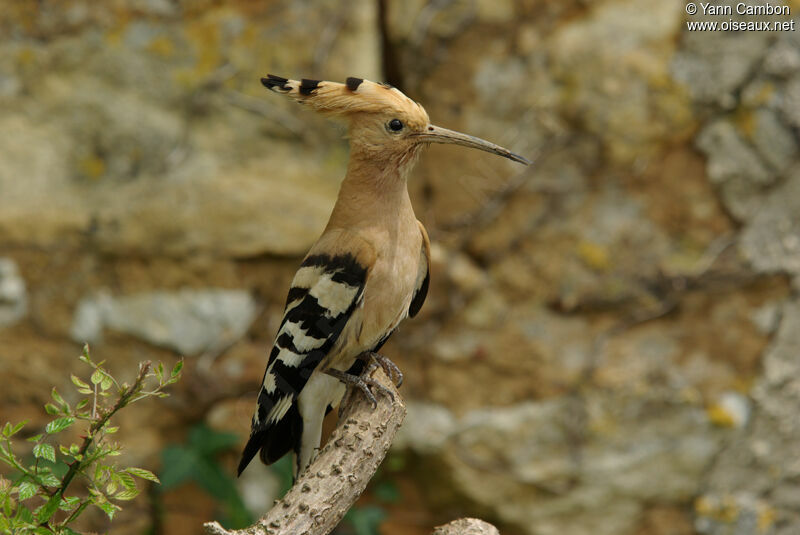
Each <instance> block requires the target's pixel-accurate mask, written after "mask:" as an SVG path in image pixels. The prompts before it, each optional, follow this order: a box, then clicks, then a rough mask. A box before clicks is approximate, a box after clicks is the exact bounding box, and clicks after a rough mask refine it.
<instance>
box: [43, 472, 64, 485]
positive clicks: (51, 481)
mask: <svg viewBox="0 0 800 535" xmlns="http://www.w3.org/2000/svg"><path fill="white" fill-rule="evenodd" d="M38 478H39V483H41V484H42V485H44V486H45V487H58V486H59V485H61V480H60V479H58V478H57V477H56V476H54V475H53V474H39V476H38Z"/></svg>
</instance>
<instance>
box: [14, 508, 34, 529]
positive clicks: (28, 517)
mask: <svg viewBox="0 0 800 535" xmlns="http://www.w3.org/2000/svg"><path fill="white" fill-rule="evenodd" d="M16 520H17V521H19V522H26V523H28V524H33V522H34V519H33V513H31V510H30V509H28V508H27V507H25V506H24V505H20V506H19V507H18V508H17V515H16Z"/></svg>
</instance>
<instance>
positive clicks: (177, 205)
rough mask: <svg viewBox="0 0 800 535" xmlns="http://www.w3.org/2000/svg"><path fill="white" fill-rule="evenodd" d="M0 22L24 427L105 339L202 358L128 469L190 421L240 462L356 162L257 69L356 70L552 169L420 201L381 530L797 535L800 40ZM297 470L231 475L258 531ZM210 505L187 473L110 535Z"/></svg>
mask: <svg viewBox="0 0 800 535" xmlns="http://www.w3.org/2000/svg"><path fill="white" fill-rule="evenodd" d="M756 3H757V2H753V4H756ZM0 5H2V9H0V132H2V133H3V135H2V136H0V375H1V376H2V379H3V388H2V390H0V407H1V408H2V409H1V411H2V416H3V420H6V419H7V420H12V421H19V420H22V419H29V420H30V421H31V422H32V423H31V425H30V426H29V427H30V429H29V431H30V433H31V434H32V433H33V432H34V431H35V427H36V425H37V422H42V421H44V418H45V415H44V413H43V411H42V410H41V406H42V405H43V404H44V403H45V401H46V400H47V397H48V394H49V390H50V387H51V386H52V385H56V386H58V387H59V389H60V391H62V392H69V391H70V386H69V385H70V383H69V373H71V372H80V371H82V370H81V369H80V365H79V363H78V361H77V358H76V357H77V355H78V354H79V351H80V347H81V344H82V342H84V341H89V342H91V344H92V350H93V354H94V356H95V358H96V359H106V360H107V361H108V366H109V367H110V368H111V370H112V372H113V373H114V374H115V375H117V376H122V378H128V379H129V378H130V377H132V375H133V373H134V371H135V367H136V363H137V362H139V361H140V360H145V359H154V360H162V361H164V362H165V363H169V364H172V363H174V362H175V361H177V360H178V359H179V358H180V357H182V356H183V357H185V358H186V367H185V374H186V376H185V378H184V379H183V381H182V382H181V383H180V384H179V386H178V387H177V389H176V391H175V393H174V395H173V396H172V397H171V398H169V399H168V400H165V401H164V402H163V403H155V402H148V403H147V404H144V405H143V406H141V407H137V408H134V409H130V412H129V413H128V414H123V415H122V416H121V418H120V420H121V421H120V422H119V423H120V424H121V426H122V431H121V433H120V437H119V438H120V440H121V441H122V442H123V443H125V444H126V445H127V455H128V457H129V459H128V460H129V462H130V463H132V464H137V465H140V466H145V467H147V468H152V469H154V470H156V471H158V470H160V469H161V467H162V459H163V452H164V451H165V448H168V447H170V445H176V444H184V443H186V441H187V440H188V439H187V436H189V434H190V432H191V431H190V430H193V429H194V430H195V432H196V430H197V429H205V428H199V427H198V425H199V424H205V425H206V426H208V428H209V429H211V430H216V431H228V432H234V433H237V434H238V436H239V437H240V443H239V444H241V443H243V441H244V439H245V437H246V434H247V432H248V428H249V418H250V414H251V409H252V407H253V404H254V399H255V393H256V389H257V386H258V384H259V381H260V379H261V375H262V373H263V368H264V365H265V362H266V355H267V351H268V347H269V345H270V343H271V341H272V337H273V335H274V332H275V330H276V327H277V325H278V322H279V321H280V315H281V307H282V303H283V300H284V298H285V292H286V289H287V287H288V284H289V281H290V280H291V277H292V275H293V273H294V270H295V269H296V267H297V265H298V263H299V261H300V259H301V258H302V256H303V254H304V253H305V251H306V250H307V248H308V247H309V246H310V244H311V243H312V242H313V241H314V239H315V238H316V237H317V235H318V234H319V233H320V232H321V229H322V227H323V226H324V223H325V221H326V219H327V216H328V214H329V211H330V209H331V207H332V205H333V201H334V199H335V195H336V191H337V187H338V182H339V181H340V180H341V178H342V176H343V174H344V168H345V164H346V160H347V146H346V141H345V140H343V139H342V135H343V130H342V129H341V127H338V126H337V125H334V124H331V123H329V122H327V121H326V120H324V119H321V118H319V117H316V116H314V115H312V114H310V113H307V112H304V111H303V110H302V109H301V108H299V107H298V106H296V105H294V104H292V103H290V102H286V101H284V100H283V99H281V98H278V97H276V96H275V95H271V94H268V93H267V92H266V91H265V90H264V89H263V87H261V85H260V83H259V82H258V79H259V77H261V76H263V75H264V74H266V73H268V72H271V73H275V74H279V75H284V76H292V77H308V78H321V79H330V80H344V78H345V77H347V76H362V77H366V78H370V79H373V80H386V81H388V82H390V83H392V84H393V85H395V86H397V87H399V88H401V89H402V90H403V91H404V92H406V93H407V94H408V95H409V96H411V97H412V98H414V99H416V100H418V101H420V102H421V103H423V104H424V106H425V107H426V109H427V111H428V112H429V114H430V116H431V117H432V120H433V121H434V122H435V123H437V124H440V125H442V126H446V127H448V128H454V129H458V130H462V131H465V132H469V133H472V134H474V135H478V136H480V137H483V138H486V139H489V140H492V141H496V142H498V143H500V144H502V145H505V146H508V147H509V148H511V149H512V150H515V151H516V152H518V153H521V154H524V155H526V156H529V157H533V158H534V159H535V160H536V164H535V165H534V166H532V167H531V168H529V169H522V168H521V167H520V166H518V165H514V164H512V163H510V162H506V161H504V160H501V159H498V158H496V157H492V156H490V155H484V154H482V153H481V154H476V153H472V152H467V151H466V150H464V149H458V148H448V147H433V148H431V149H430V150H429V151H428V152H427V153H426V154H425V155H424V156H423V158H422V160H421V163H420V165H419V166H418V168H417V170H416V171H415V173H414V177H413V179H412V180H411V182H410V184H409V187H410V189H411V191H412V197H413V200H414V203H415V207H416V210H417V214H418V217H419V218H420V219H421V220H422V221H423V222H424V223H425V225H426V226H427V228H428V230H429V232H430V235H431V239H432V241H433V242H434V265H433V282H432V290H431V294H430V295H429V297H428V301H427V303H426V304H425V307H424V308H423V310H422V312H421V314H420V316H419V317H418V318H417V319H414V320H412V321H409V322H407V323H406V324H404V326H403V328H402V329H401V330H400V331H399V332H398V333H396V334H395V336H394V337H393V339H392V341H391V342H390V343H389V344H388V345H387V346H386V349H385V353H386V354H387V355H389V356H391V357H392V358H394V360H395V362H397V363H398V364H399V365H400V366H401V367H402V368H403V369H404V371H405V373H406V378H407V379H406V384H405V385H404V388H403V390H404V394H405V396H406V397H407V399H408V400H409V406H410V407H409V415H408V418H407V421H406V423H405V425H404V427H403V429H402V433H401V436H399V437H398V440H397V444H396V447H395V448H394V450H393V452H392V453H391V454H390V457H389V458H388V460H387V461H386V463H385V467H384V469H383V470H382V473H381V474H380V475H379V477H378V479H377V481H376V482H375V484H374V485H372V487H371V490H370V491H369V492H368V494H367V496H365V498H364V500H363V501H362V503H361V504H360V511H362V512H364V511H373V512H374V511H376V510H377V511H378V512H379V514H378V515H377V516H375V515H373V516H374V518H375V519H377V520H379V522H375V523H379V526H380V527H379V528H377V529H378V530H379V531H378V532H379V533H382V534H385V535H388V534H412V535H413V534H418V533H419V534H422V533H428V532H429V531H430V528H431V527H432V526H433V525H436V524H439V523H443V522H445V521H448V520H450V519H452V518H455V517H458V516H464V515H470V516H479V517H482V518H484V519H486V520H489V521H492V522H495V523H496V524H498V525H499V526H500V527H501V528H502V530H503V532H504V533H508V534H512V535H513V534H520V535H523V534H524V535H551V534H570V535H584V534H592V535H606V534H608V535H612V534H614V535H644V534H653V535H689V534H710V535H751V534H752V535H756V534H759V535H765V534H769V535H788V534H794V533H798V532H800V420H798V417H797V415H798V414H800V298H798V291H799V290H800V153H799V152H798V144H799V143H800V136H799V134H798V133H799V132H800V33H798V31H795V32H786V33H774V32H761V33H756V32H730V33H729V32H688V31H687V30H686V24H685V21H686V20H689V19H688V18H687V15H686V14H685V6H686V3H685V2H684V1H682V0H681V1H679V0H658V1H656V0H602V1H595V2H584V1H582V0H569V1H562V2H551V1H547V0H493V1H489V0H354V1H352V2H347V3H344V2H335V1H332V0H330V1H327V0H324V1H314V2H312V1H289V0H282V1H281V0H275V1H267V0H264V1H256V0H236V1H231V2H221V1H215V0H193V1H190V0H107V1H105V2H90V1H88V0H59V1H54V0H41V1H39V2H30V1H28V0H3V1H2V2H0ZM730 5H735V3H730ZM787 5H789V6H790V8H791V9H792V11H793V15H794V14H795V13H796V12H797V11H798V10H800V3H798V2H796V1H791V2H789V3H788V4H787ZM734 18H741V17H736V16H734ZM784 19H785V18H784ZM691 20H702V17H701V16H696V17H693V18H692V19H691ZM709 20H713V19H712V18H709ZM726 20H727V19H726ZM742 20H754V19H753V18H752V17H751V18H748V19H743V18H742ZM770 20H775V18H772V19H770ZM781 20H783V19H781ZM798 26H800V24H798ZM125 374H128V375H127V377H126V375H125ZM238 448H239V445H238V444H237V445H235V446H234V447H233V448H231V449H230V450H229V451H227V452H223V454H222V455H220V456H219V458H218V462H219V463H220V465H221V467H222V470H223V471H224V472H225V473H228V474H231V475H232V474H233V473H234V467H235V463H236V461H237V460H238V453H239V452H238ZM278 480H279V478H278V477H277V476H276V475H275V472H274V471H272V472H271V471H270V470H268V469H265V468H261V467H252V468H251V469H249V470H248V472H247V473H246V476H245V477H243V478H242V479H241V480H238V482H237V484H238V486H239V489H240V491H241V492H242V496H243V499H244V503H246V504H248V506H249V507H250V508H251V511H250V512H251V514H253V515H257V514H258V513H260V512H261V511H263V510H265V509H267V508H268V507H269V505H270V504H271V500H272V499H273V498H274V497H275V493H276V492H278V488H279V482H278ZM219 512H220V506H219V504H218V503H216V502H215V500H214V499H213V498H212V497H211V496H210V495H209V493H208V492H205V491H204V490H203V489H202V488H201V486H199V485H197V484H192V483H188V484H184V485H180V486H178V487H176V488H173V489H170V490H168V491H166V492H158V491H156V490H153V492H151V493H150V494H149V499H148V498H145V499H141V500H139V501H137V502H134V503H132V504H130V505H129V506H128V507H127V508H126V509H125V510H124V512H123V513H122V515H121V516H120V517H119V518H118V520H116V521H115V523H114V525H113V533H169V534H184V533H186V534H189V533H200V525H201V522H202V521H205V520H210V519H212V518H216V517H217V516H218V514H219ZM364 516H368V515H362V520H363V517H364ZM90 520H91V522H90V524H89V525H87V529H94V530H98V531H103V530H105V529H107V526H106V525H105V524H104V523H103V521H102V519H101V518H100V517H97V518H95V519H90ZM92 522H93V523H92ZM367 524H368V523H367ZM359 525H360V526H361V528H359V527H358V526H359ZM363 525H365V524H364V522H361V523H360V524H359V521H353V519H352V518H351V521H350V522H349V524H348V525H345V526H343V528H342V529H341V531H340V533H355V532H357V533H359V534H361V533H364V531H363V530H364V529H366V528H364V527H363ZM359 529H361V530H362V531H358V530H359ZM347 530H350V531H347ZM367 532H368V531H367Z"/></svg>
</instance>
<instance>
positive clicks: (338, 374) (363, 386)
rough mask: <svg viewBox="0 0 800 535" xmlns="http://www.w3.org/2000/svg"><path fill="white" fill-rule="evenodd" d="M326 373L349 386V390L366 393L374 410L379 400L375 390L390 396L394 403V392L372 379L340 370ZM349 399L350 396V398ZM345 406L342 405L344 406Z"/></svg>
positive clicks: (331, 370)
mask: <svg viewBox="0 0 800 535" xmlns="http://www.w3.org/2000/svg"><path fill="white" fill-rule="evenodd" d="M325 373H327V374H328V375H330V376H331V377H335V378H336V379H339V380H340V381H341V382H343V383H344V384H345V385H347V387H348V390H350V389H353V388H358V389H359V390H361V392H363V393H364V396H365V397H366V398H367V399H368V400H369V402H370V403H372V408H373V409H374V408H376V407H377V406H378V400H377V399H376V398H375V393H374V392H373V390H375V391H377V392H380V393H381V394H384V395H385V396H388V397H389V398H390V399H391V400H392V401H394V392H392V391H391V390H389V389H388V388H386V387H385V386H383V385H382V384H380V383H379V382H378V381H376V380H375V379H372V378H371V377H359V376H358V375H352V374H350V373H345V372H342V371H339V370H335V369H333V368H330V369H328V370H325ZM348 397H349V396H348ZM343 405H344V404H342V406H343Z"/></svg>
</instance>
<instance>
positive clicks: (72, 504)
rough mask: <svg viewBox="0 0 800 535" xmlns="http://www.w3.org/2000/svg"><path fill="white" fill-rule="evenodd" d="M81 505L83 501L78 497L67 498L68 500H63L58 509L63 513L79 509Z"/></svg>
mask: <svg viewBox="0 0 800 535" xmlns="http://www.w3.org/2000/svg"><path fill="white" fill-rule="evenodd" d="M79 503H81V499H80V498H78V497H77V496H67V497H66V498H62V499H61V504H60V505H59V506H58V508H59V509H61V510H62V511H72V510H73V509H75V508H76V507H78V504H79Z"/></svg>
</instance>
